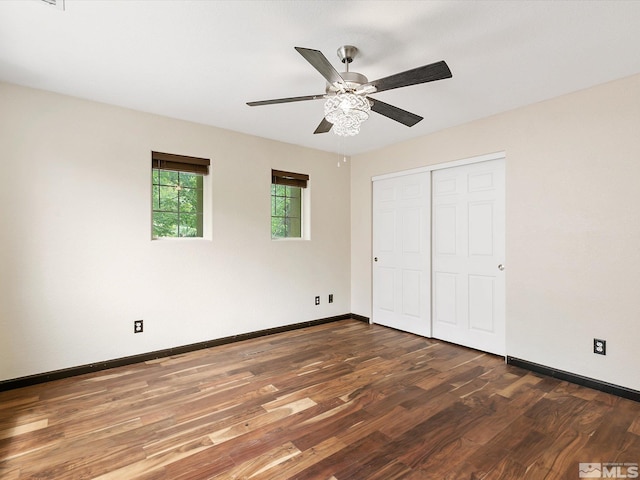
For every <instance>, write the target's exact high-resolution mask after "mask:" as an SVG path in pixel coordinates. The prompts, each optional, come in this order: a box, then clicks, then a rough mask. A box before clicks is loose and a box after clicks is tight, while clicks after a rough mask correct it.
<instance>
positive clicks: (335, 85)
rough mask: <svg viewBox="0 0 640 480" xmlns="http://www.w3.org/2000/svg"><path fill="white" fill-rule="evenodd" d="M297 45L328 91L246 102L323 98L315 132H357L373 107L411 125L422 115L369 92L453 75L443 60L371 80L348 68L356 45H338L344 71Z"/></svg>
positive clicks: (260, 102) (377, 111) (374, 109)
mask: <svg viewBox="0 0 640 480" xmlns="http://www.w3.org/2000/svg"><path fill="white" fill-rule="evenodd" d="M295 49H296V50H297V51H298V53H299V54H300V55H302V56H303V57H304V58H305V59H306V60H307V61H308V62H309V63H310V64H311V65H312V66H313V67H314V68H315V69H316V70H317V71H318V72H320V74H321V75H322V76H323V77H324V78H325V79H326V80H327V87H326V90H325V93H322V94H319V95H306V96H302V97H289V98H277V99H273V100H262V101H258V102H247V105H249V106H251V107H255V106H259V105H272V104H276V103H289V102H301V101H305V100H319V99H324V100H325V105H324V112H325V116H324V118H323V119H322V121H321V122H320V124H319V125H318V127H317V128H316V129H315V131H314V132H313V133H314V134H315V133H326V132H328V131H329V130H331V129H332V128H333V131H334V133H336V134H337V135H342V136H353V135H357V134H358V133H359V131H360V125H361V124H362V122H364V121H365V120H366V119H367V118H369V112H371V111H374V112H376V113H379V114H380V115H384V116H385V117H388V118H390V119H392V120H395V121H396V122H400V123H402V124H403V125H406V126H408V127H412V126H414V125H415V124H416V123H418V122H419V121H420V120H422V117H421V116H419V115H416V114H414V113H411V112H407V111H406V110H403V109H401V108H398V107H394V106H393V105H389V104H388V103H384V102H382V101H380V100H377V99H375V98H371V97H370V96H369V95H371V94H374V93H377V92H383V91H385V90H391V89H393V88H400V87H407V86H409V85H416V84H419V83H426V82H433V81H435V80H442V79H445V78H451V77H452V74H451V70H449V66H448V65H447V63H446V62H445V61H444V60H442V61H439V62H436V63H431V64H429V65H424V66H422V67H418V68H414V69H411V70H407V71H406V72H401V73H397V74H395V75H391V76H389V77H384V78H380V79H378V80H373V81H371V82H370V81H369V80H368V79H367V77H365V76H364V75H362V74H361V73H357V72H350V71H349V64H350V63H351V62H353V59H354V58H355V57H356V55H357V54H358V49H357V48H356V47H354V46H353V45H344V46H342V47H340V48H339V49H338V52H337V53H338V58H339V59H340V61H341V62H342V63H344V64H345V65H346V71H345V72H341V73H338V72H337V71H336V69H335V68H333V66H332V65H331V63H330V62H329V60H327V57H325V56H324V55H323V54H322V52H321V51H319V50H313V49H310V48H302V47H295Z"/></svg>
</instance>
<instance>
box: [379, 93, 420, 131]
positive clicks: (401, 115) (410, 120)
mask: <svg viewBox="0 0 640 480" xmlns="http://www.w3.org/2000/svg"><path fill="white" fill-rule="evenodd" d="M369 100H371V101H372V102H373V104H372V105H371V110H373V111H374V112H376V113H379V114H380V115H384V116H385V117H388V118H390V119H391V120H395V121H396V122H400V123H402V124H404V125H406V126H407V127H413V126H414V125H415V124H416V123H418V122H419V121H420V120H422V117H421V116H420V115H416V114H415V113H411V112H407V111H406V110H402V109H401V108H398V107H394V106H393V105H389V104H388V103H384V102H381V101H380V100H376V99H375V98H371V97H369Z"/></svg>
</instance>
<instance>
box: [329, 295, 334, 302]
mask: <svg viewBox="0 0 640 480" xmlns="http://www.w3.org/2000/svg"><path fill="white" fill-rule="evenodd" d="M329 303H333V293H330V294H329Z"/></svg>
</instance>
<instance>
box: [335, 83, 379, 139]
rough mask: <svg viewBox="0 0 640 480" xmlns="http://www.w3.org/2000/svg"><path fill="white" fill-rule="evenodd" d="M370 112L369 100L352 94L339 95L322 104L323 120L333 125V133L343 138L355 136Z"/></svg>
mask: <svg viewBox="0 0 640 480" xmlns="http://www.w3.org/2000/svg"><path fill="white" fill-rule="evenodd" d="M370 111H371V105H369V100H367V99H366V97H363V96H361V95H356V94H354V93H339V94H337V95H334V96H332V97H329V98H328V99H327V101H326V102H325V104H324V118H326V119H327V121H328V122H331V123H332V124H333V132H334V133H335V134H336V135H340V136H343V137H351V136H353V135H357V134H358V133H359V132H360V124H362V122H364V121H365V120H366V119H367V118H369V112H370Z"/></svg>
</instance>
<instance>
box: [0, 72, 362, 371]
mask: <svg viewBox="0 0 640 480" xmlns="http://www.w3.org/2000/svg"><path fill="white" fill-rule="evenodd" d="M151 150H158V151H162V152H169V153H179V154H184V155H193V156H199V157H207V158H211V162H212V167H211V175H210V177H209V178H208V181H209V182H210V183H211V187H212V196H211V203H210V205H209V207H210V211H211V218H212V240H211V241H208V240H161V241H152V240H151V230H150V228H151V227H150V226H151V187H150V181H151V157H150V152H151ZM0 155H1V156H0V174H1V175H0V178H2V187H1V188H0V219H1V225H2V228H1V229H0V244H1V245H2V248H1V249H0V380H4V379H12V378H18V377H21V376H25V375H31V374H36V373H42V372H46V371H52V370H56V369H61V368H66V367H73V366H78V365H83V364H88V363H93V362H98V361H101V360H108V359H114V358H120V357H124V356H128V355H135V354H139V353H145V352H150V351H154V350H158V349H164V348H169V347H173V346H179V345H185V344H190V343H194V342H200V341H206V340H211V339H215V338H221V337H226V336H230V335H234V334H239V333H244V332H251V331H256V330H261V329H266V328H271V327H277V326H282V325H288V324H292V323H298V322H303V321H307V320H313V319H318V318H325V317H330V316H334V315H340V314H345V313H349V312H350V298H349V294H350V290H349V280H350V271H349V258H350V251H349V245H350V239H349V221H350V216H349V215H350V212H349V167H348V166H346V168H345V167H342V168H337V167H336V163H335V155H330V154H327V153H324V152H320V151H316V150H310V149H305V148H301V147H296V146H293V145H287V144H283V143H279V142H274V141H270V140H265V139H261V138H257V137H251V136H247V135H242V134H239V133H234V132H230V131H226V130H221V129H217V128H212V127H206V126H202V125H197V124H193V123H188V122H183V121H178V120H173V119H168V118H163V117H159V116H154V115H149V114H145V113H140V112H135V111H131V110H126V109H122V108H117V107H112V106H108V105H103V104H98V103H93V102H88V101H83V100H79V99H75V98H70V97H64V96H61V95H56V94H53V93H46V92H42V91H37V90H31V89H26V88H22V87H17V86H13V85H8V84H0ZM271 168H277V169H282V170H291V171H295V172H301V173H308V174H309V175H310V178H311V180H310V188H311V240H310V241H272V240H271V236H270V182H271ZM329 293H333V294H334V299H335V300H334V303H333V304H331V305H329V304H328V303H327V296H328V294H329ZM316 295H321V297H322V304H321V305H320V306H318V307H316V306H315V305H314V297H315V296H316ZM135 319H144V322H145V325H144V328H145V331H144V333H143V334H137V335H134V334H133V333H132V332H133V321H134V320H135Z"/></svg>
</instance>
